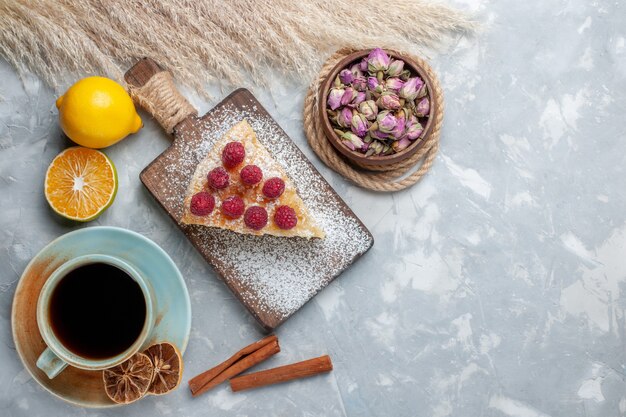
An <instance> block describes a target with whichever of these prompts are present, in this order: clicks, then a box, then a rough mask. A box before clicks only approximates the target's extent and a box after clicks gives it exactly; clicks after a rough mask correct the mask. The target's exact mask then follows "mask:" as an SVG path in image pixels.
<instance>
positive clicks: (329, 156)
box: [303, 48, 443, 191]
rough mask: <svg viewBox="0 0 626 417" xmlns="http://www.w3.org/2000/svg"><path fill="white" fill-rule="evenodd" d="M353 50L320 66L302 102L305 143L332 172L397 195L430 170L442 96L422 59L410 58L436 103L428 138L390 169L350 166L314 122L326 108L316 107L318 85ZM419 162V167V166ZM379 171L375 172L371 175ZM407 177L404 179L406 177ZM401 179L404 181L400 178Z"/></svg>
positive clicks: (437, 132) (440, 119) (390, 166)
mask: <svg viewBox="0 0 626 417" xmlns="http://www.w3.org/2000/svg"><path fill="white" fill-rule="evenodd" d="M355 51H356V50H355V49H350V48H344V49H340V50H338V51H337V52H335V53H334V54H333V55H332V56H331V57H330V58H329V59H328V60H327V61H326V62H325V63H324V65H323V66H322V69H321V70H320V74H319V77H318V78H317V80H316V81H315V82H314V83H313V84H312V85H311V86H310V87H309V90H308V92H307V95H306V98H305V100H304V114H303V118H304V132H305V134H306V137H307V141H308V142H309V145H310V146H311V148H313V151H314V152H315V153H316V154H317V156H319V158H320V159H321V160H322V161H323V162H324V163H325V164H326V165H328V166H329V167H330V168H331V169H333V170H335V171H336V172H338V173H339V174H341V175H343V176H344V177H346V178H348V179H349V180H351V181H352V182H354V183H355V184H357V185H359V186H361V187H363V188H367V189H369V190H374V191H399V190H403V189H405V188H407V187H410V186H411V185H413V184H415V183H416V182H418V181H419V180H420V178H422V177H423V176H424V175H425V174H426V172H428V170H429V169H430V167H431V166H432V164H433V161H434V159H435V156H436V155H437V151H438V150H439V136H440V135H441V125H442V123H443V92H442V90H441V85H440V84H439V79H438V78H437V75H436V74H435V72H434V71H433V69H432V68H431V67H430V65H428V63H427V62H426V61H424V60H423V59H421V58H419V57H417V56H412V55H411V58H412V59H414V60H415V61H416V62H417V63H418V64H419V65H421V66H422V68H424V70H425V71H426V73H427V75H428V76H429V78H430V80H431V82H432V86H433V90H434V91H431V92H430V94H431V99H432V100H434V101H435V108H436V109H437V112H436V114H435V115H434V116H435V119H434V120H433V121H432V123H433V126H432V129H431V131H430V135H429V136H428V138H427V140H426V141H425V142H424V144H423V145H422V147H421V148H420V149H418V150H417V152H415V154H413V155H412V156H411V157H410V158H407V159H405V160H404V161H401V162H398V163H396V164H390V165H367V166H362V165H359V164H356V163H354V165H352V162H350V163H348V162H346V160H345V159H344V158H343V156H341V155H340V154H339V153H338V152H337V151H336V150H335V148H334V147H333V145H332V144H331V143H330V142H329V141H328V139H327V138H326V135H325V134H324V131H323V130H322V127H321V126H320V123H319V121H318V120H317V114H318V106H320V105H322V106H325V105H326V104H325V103H318V102H317V101H318V100H317V98H318V91H319V88H320V84H321V83H322V82H323V80H324V79H325V78H326V77H327V75H328V73H329V72H330V71H331V70H332V69H333V67H334V66H335V65H336V64H337V63H338V62H339V61H340V60H341V59H343V58H344V57H345V56H347V55H349V54H351V53H353V52H355ZM420 161H421V164H420ZM418 164H420V165H419V168H417V169H416V170H415V171H413V172H411V173H410V174H408V175H407V173H409V172H410V171H411V170H412V169H414V168H415V166H416V165H418ZM372 171H378V172H372ZM405 175H406V176H405ZM403 177H404V178H403Z"/></svg>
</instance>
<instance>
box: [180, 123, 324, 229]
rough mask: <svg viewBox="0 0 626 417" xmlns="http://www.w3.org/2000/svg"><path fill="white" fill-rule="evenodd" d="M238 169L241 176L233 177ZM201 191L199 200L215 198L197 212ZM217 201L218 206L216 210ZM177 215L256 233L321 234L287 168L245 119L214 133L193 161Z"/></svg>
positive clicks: (186, 220)
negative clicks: (212, 141)
mask: <svg viewBox="0 0 626 417" xmlns="http://www.w3.org/2000/svg"><path fill="white" fill-rule="evenodd" d="M287 163H288V162H287ZM237 171H238V172H237ZM237 173H238V175H239V180H235V179H234V178H235V177H234V175H237ZM264 177H265V178H267V180H263V178H264ZM309 192H310V191H309ZM199 193H200V194H202V195H204V197H201V198H202V200H201V202H203V203H205V200H208V198H209V197H210V198H213V200H212V201H213V205H212V207H211V210H210V211H209V212H208V214H204V215H201V214H198V213H203V212H204V211H206V209H204V211H203V210H202V209H201V210H200V211H198V207H197V206H198V204H199V203H198V202H194V201H195V200H194V196H195V195H196V194H199ZM197 199H198V198H196V200H197ZM192 200H194V201H192ZM205 204H208V203H205ZM215 206H218V207H219V210H214V207H215ZM270 217H271V219H270ZM181 221H182V222H183V223H186V224H198V225H203V226H207V227H216V228H220V229H226V230H230V231H233V232H237V233H242V234H248V235H257V236H258V235H266V234H267V235H273V236H280V237H304V238H313V237H315V238H323V237H324V236H325V234H324V231H323V230H322V229H321V228H320V227H319V226H318V225H317V222H316V221H315V217H314V216H313V215H312V213H310V212H309V209H308V208H307V206H306V204H305V203H304V201H303V200H302V198H301V197H300V195H298V190H297V189H296V186H295V184H294V183H293V181H292V180H291V178H289V176H288V175H287V173H286V172H285V169H284V168H283V167H282V166H281V165H280V164H279V163H278V162H277V161H276V160H275V159H274V157H273V156H272V154H271V153H270V152H269V151H268V150H267V149H266V148H265V146H263V144H262V143H261V142H260V141H259V140H258V139H257V137H256V134H255V133H254V130H253V129H252V127H251V126H250V124H249V123H248V122H247V121H246V120H242V121H241V122H239V123H237V124H236V125H235V126H233V127H232V128H231V129H230V130H229V131H228V132H226V134H225V135H224V136H223V137H222V138H220V139H218V140H217V142H216V143H215V144H214V145H213V148H212V149H211V150H210V151H209V152H208V154H207V155H206V156H205V157H204V159H202V160H201V161H200V163H199V164H198V166H197V167H196V170H195V172H194V174H193V177H192V178H191V181H190V183H189V186H188V187H187V193H186V195H185V200H184V205H183V216H182V218H181Z"/></svg>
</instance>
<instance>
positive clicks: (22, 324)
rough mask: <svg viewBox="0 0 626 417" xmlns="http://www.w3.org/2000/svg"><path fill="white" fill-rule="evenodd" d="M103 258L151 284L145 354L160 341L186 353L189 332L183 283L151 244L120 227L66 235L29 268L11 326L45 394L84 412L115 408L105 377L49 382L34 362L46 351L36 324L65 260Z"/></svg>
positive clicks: (73, 371) (72, 373) (66, 375)
mask: <svg viewBox="0 0 626 417" xmlns="http://www.w3.org/2000/svg"><path fill="white" fill-rule="evenodd" d="M89 254H104V255H111V256H115V257H119V258H122V259H124V260H125V261H127V262H128V263H130V264H131V265H132V266H134V267H135V268H136V269H138V270H139V272H140V273H141V274H142V275H143V276H144V277H146V278H147V279H148V281H149V282H150V284H151V286H152V289H153V293H154V305H155V317H156V322H155V326H154V330H153V332H152V334H151V336H150V337H148V341H147V342H146V345H145V346H144V347H143V348H146V347H148V346H149V345H151V344H154V343H159V342H161V341H168V342H170V343H173V344H175V345H176V346H177V347H178V349H179V350H180V352H181V353H184V352H185V349H186V348H187V342H188V340H189V332H190V330H191V303H190V300H189V293H188V292H187V287H186V285H185V282H184V280H183V277H182V275H181V273H180V271H179V270H178V268H177V267H176V265H175V264H174V262H173V261H172V259H171V258H170V257H169V256H168V255H167V253H165V251H164V250H163V249H161V248H160V247H159V246H158V245H157V244H156V243H154V242H153V241H151V240H150V239H148V238H146V237H144V236H142V235H140V234H138V233H135V232H132V231H130V230H126V229H121V228H117V227H108V226H101V227H87V228H84V229H80V230H76V231H73V232H70V233H67V234H65V235H63V236H61V237H59V238H57V239H55V240H54V241H52V242H51V243H49V244H48V245H47V246H46V247H45V248H43V249H42V250H41V251H40V252H39V253H38V254H37V255H36V256H35V257H34V258H33V259H32V260H31V262H30V263H29V264H28V266H27V267H26V269H25V270H24V273H23V274H22V277H21V278H20V282H19V283H18V285H17V289H16V291H15V297H14V299H13V312H12V316H11V322H12V327H13V339H14V341H15V346H16V349H17V352H18V354H19V356H20V359H21V360H22V362H23V363H24V366H25V367H26V369H27V370H28V371H29V372H30V374H31V375H32V377H33V379H35V380H36V381H37V382H38V383H39V384H40V385H41V386H42V387H43V388H45V389H46V390H48V391H49V392H51V393H52V394H54V395H56V396H57V397H59V398H61V399H63V400H65V401H68V402H70V403H72V404H75V405H79V406H82V407H112V406H115V405H116V404H115V403H113V402H112V401H111V400H109V399H108V397H107V396H106V394H105V392H104V388H103V385H102V372H101V371H100V372H96V371H85V370H80V369H77V368H73V367H68V368H67V369H66V370H65V371H63V372H62V373H61V374H60V375H59V376H57V377H56V378H54V379H48V378H47V377H46V375H45V374H44V373H43V372H41V371H40V370H39V369H38V368H37V366H36V364H35V362H36V359H37V357H38V356H39V354H40V353H41V352H42V351H43V349H44V348H45V344H44V343H43V340H42V339H41V335H40V334H39V331H38V328H37V324H36V317H35V315H36V311H35V310H36V305H37V298H38V296H39V291H40V290H41V287H42V286H43V284H44V282H45V280H46V279H47V278H48V276H49V275H50V274H51V273H52V272H53V271H54V270H55V269H56V268H57V267H58V266H59V265H61V264H62V263H63V262H65V261H66V260H67V259H71V258H74V257H76V256H81V255H89Z"/></svg>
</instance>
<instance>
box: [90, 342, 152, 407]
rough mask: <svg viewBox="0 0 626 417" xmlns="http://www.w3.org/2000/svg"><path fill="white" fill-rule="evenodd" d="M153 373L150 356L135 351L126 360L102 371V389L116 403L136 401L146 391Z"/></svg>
mask: <svg viewBox="0 0 626 417" xmlns="http://www.w3.org/2000/svg"><path fill="white" fill-rule="evenodd" d="M153 375H154V366H153V365H152V361H151V360H150V358H149V357H148V356H146V355H144V354H143V353H135V354H134V355H133V356H131V357H130V359H128V360H127V361H126V362H124V363H122V364H120V365H117V366H115V367H113V368H111V369H105V370H104V371H103V372H102V377H103V379H104V390H105V391H106V393H107V395H108V396H109V398H110V399H111V400H113V401H114V402H116V403H118V404H130V403H132V402H134V401H137V400H138V399H140V398H141V397H143V396H144V395H146V392H147V391H148V388H149V387H150V384H151V382H152V377H153Z"/></svg>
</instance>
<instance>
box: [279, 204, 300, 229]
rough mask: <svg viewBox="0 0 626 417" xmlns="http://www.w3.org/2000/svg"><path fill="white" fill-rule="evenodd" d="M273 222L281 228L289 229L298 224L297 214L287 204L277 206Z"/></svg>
mask: <svg viewBox="0 0 626 417" xmlns="http://www.w3.org/2000/svg"><path fill="white" fill-rule="evenodd" d="M274 223H276V226H278V227H280V228H281V229H283V230H289V229H293V228H294V227H296V225H297V224H298V216H297V215H296V212H295V210H294V209H292V208H291V207H289V206H278V207H277V208H276V212H274Z"/></svg>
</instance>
